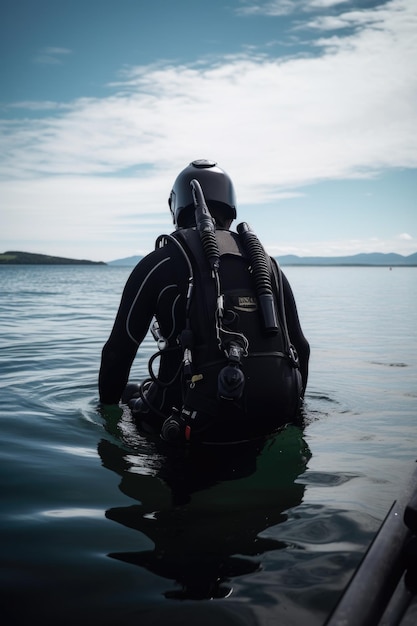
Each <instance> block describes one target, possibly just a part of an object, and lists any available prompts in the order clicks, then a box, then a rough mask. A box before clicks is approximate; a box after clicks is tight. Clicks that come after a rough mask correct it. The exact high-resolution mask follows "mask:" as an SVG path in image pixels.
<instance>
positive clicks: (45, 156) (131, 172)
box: [0, 0, 417, 261]
mask: <svg viewBox="0 0 417 626" xmlns="http://www.w3.org/2000/svg"><path fill="white" fill-rule="evenodd" d="M416 35H417V3H416V2H415V0H391V1H388V2H381V1H376V0H373V1H371V0H362V1H357V2H355V1H350V0H302V1H301V0H271V1H255V0H254V1H252V0H211V1H210V2H189V0H176V1H175V2H173V1H171V0H152V1H149V2H142V1H139V0H114V1H110V0H72V1H71V2H66V1H64V0H62V1H60V0H36V2H34V1H33V0H2V1H1V4H0V85H1V88H0V135H1V136H0V142H1V146H2V149H1V150H0V220H1V222H0V223H1V230H0V252H4V251H6V250H25V251H31V252H40V253H45V254H54V255H60V256H69V257H74V258H89V259H93V260H103V261H111V260H113V259H117V258H121V257H125V256H131V255H135V254H145V253H147V252H149V251H150V250H152V248H153V245H154V240H155V238H156V236H157V235H158V234H160V233H161V232H171V231H172V228H173V227H172V222H171V220H170V215H169V211H168V205H167V198H168V195H169V192H170V189H171V186H172V183H173V181H174V179H175V177H176V175H177V173H178V172H179V171H181V169H183V167H185V166H186V165H187V164H188V163H189V162H190V161H192V160H193V159H196V158H209V159H213V160H215V161H217V162H218V164H219V165H220V166H221V167H223V168H224V169H225V170H226V171H227V172H228V173H229V174H230V176H231V177H232V179H233V181H234V183H235V187H236V192H237V198H238V220H237V222H239V221H248V222H249V223H250V224H251V225H252V227H253V229H254V230H255V232H256V233H257V234H258V236H259V237H260V239H261V240H262V242H263V243H264V245H265V247H266V248H267V250H268V251H269V252H270V253H271V254H274V255H280V254H288V253H292V254H299V255H301V256H307V255H308V256H311V255H312V256H318V255H320V256H340V255H347V254H355V253H357V252H373V251H379V252H398V253H400V254H404V255H407V254H411V253H413V252H416V251H417V210H416V208H417V207H416V197H417V193H416V192H417V141H416V139H417V137H416V135H417V132H416V131H417V72H416V64H417V63H416V60H417V36H416Z"/></svg>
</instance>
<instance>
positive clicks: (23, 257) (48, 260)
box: [0, 251, 105, 265]
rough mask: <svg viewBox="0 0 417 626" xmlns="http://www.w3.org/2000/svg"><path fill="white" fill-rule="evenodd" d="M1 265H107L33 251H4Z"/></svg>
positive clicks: (0, 256)
mask: <svg viewBox="0 0 417 626" xmlns="http://www.w3.org/2000/svg"><path fill="white" fill-rule="evenodd" d="M0 265H105V263H103V261H86V260H85V259H82V260H79V259H67V258H65V257H60V256H49V255H48V254H33V253H32V252H14V251H11V252H3V253H2V254H0Z"/></svg>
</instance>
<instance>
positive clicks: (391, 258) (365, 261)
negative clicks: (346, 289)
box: [108, 252, 417, 267]
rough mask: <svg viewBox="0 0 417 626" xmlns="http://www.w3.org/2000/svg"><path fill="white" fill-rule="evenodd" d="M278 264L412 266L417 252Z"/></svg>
mask: <svg viewBox="0 0 417 626" xmlns="http://www.w3.org/2000/svg"><path fill="white" fill-rule="evenodd" d="M141 258H142V257H140V256H129V257H126V258H124V259H117V260H116V261H110V262H109V263H108V265H118V266H127V267H134V266H135V265H136V264H137V263H138V262H139V261H140V260H141ZM275 258H276V260H277V261H278V263H279V264H280V265H283V266H284V265H327V266H338V265H353V266H369V265H370V266H386V267H391V266H392V267H394V266H395V267H398V266H403V267H406V266H408V267H412V266H416V265H417V252H415V253H414V254H410V255H409V256H402V255H401V254H395V253H394V252H390V253H387V254H386V253H383V252H370V253H361V254H354V255H352V256H333V257H327V256H326V257H325V256H316V257H315V256H304V257H303V256H296V255H294V254H287V255H284V256H278V257H275Z"/></svg>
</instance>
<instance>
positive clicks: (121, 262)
mask: <svg viewBox="0 0 417 626" xmlns="http://www.w3.org/2000/svg"><path fill="white" fill-rule="evenodd" d="M142 258H143V257H141V256H127V257H126V258H124V259H116V260H115V261H108V263H107V265H118V266H119V267H122V266H124V267H135V265H137V264H138V263H139V261H140V260H141V259H142Z"/></svg>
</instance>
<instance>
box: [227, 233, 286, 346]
mask: <svg viewBox="0 0 417 626" xmlns="http://www.w3.org/2000/svg"><path fill="white" fill-rule="evenodd" d="M237 232H238V233H239V235H240V237H241V240H242V244H243V247H244V248H245V250H246V252H247V254H248V257H249V261H250V264H251V267H252V272H253V277H254V280H255V288H256V294H257V297H258V302H259V306H260V311H261V316H262V321H263V324H264V328H265V330H266V332H267V333H269V334H275V333H277V332H278V330H279V326H278V317H277V312H276V308H275V302H274V296H273V291H272V284H271V275H270V271H269V266H268V263H267V260H266V255H265V250H264V249H263V246H262V244H261V242H260V241H259V239H258V237H257V236H256V235H255V233H254V232H253V231H252V229H251V228H250V226H249V225H248V224H247V223H246V222H242V224H239V225H238V227H237Z"/></svg>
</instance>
